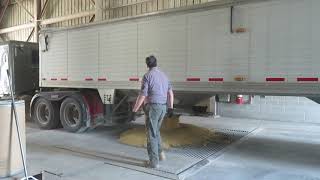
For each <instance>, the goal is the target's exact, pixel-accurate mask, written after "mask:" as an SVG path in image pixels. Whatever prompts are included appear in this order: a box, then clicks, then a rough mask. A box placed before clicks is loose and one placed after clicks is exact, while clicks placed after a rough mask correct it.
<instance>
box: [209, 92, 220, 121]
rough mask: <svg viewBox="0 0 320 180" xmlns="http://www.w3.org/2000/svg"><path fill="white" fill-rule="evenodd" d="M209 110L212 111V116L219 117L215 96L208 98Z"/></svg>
mask: <svg viewBox="0 0 320 180" xmlns="http://www.w3.org/2000/svg"><path fill="white" fill-rule="evenodd" d="M210 112H212V113H213V118H219V117H220V116H219V115H218V103H217V101H216V96H212V97H211V98H210Z"/></svg>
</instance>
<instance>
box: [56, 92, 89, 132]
mask: <svg viewBox="0 0 320 180" xmlns="http://www.w3.org/2000/svg"><path fill="white" fill-rule="evenodd" d="M86 114H87V113H86V110H85V108H84V107H83V106H82V105H81V103H80V102H79V100H77V99H76V98H74V97H68V98H66V99H65V100H64V101H63V102H62V104H61V108H60V119H61V124H62V126H63V128H64V129H65V130H67V131H69V132H83V131H84V130H83V129H85V120H86V118H87V116H86Z"/></svg>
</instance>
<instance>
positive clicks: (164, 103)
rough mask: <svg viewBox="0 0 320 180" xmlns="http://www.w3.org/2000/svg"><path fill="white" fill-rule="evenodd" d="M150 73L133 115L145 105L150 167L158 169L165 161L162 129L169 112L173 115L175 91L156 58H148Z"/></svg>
mask: <svg viewBox="0 0 320 180" xmlns="http://www.w3.org/2000/svg"><path fill="white" fill-rule="evenodd" d="M146 64H147V66H148V68H149V71H148V72H147V73H146V74H145V75H144V76H143V80H142V85H141V91H140V95H139V97H138V98H137V101H136V103H135V106H134V108H133V113H136V112H137V111H138V110H139V108H140V106H141V105H142V104H143V103H144V105H145V106H144V111H145V117H146V122H145V123H146V134H147V150H148V155H149V160H150V161H148V163H147V166H148V167H151V168H158V167H159V160H165V154H164V152H163V151H162V148H161V136H160V127H161V123H162V120H163V118H164V116H165V114H166V112H167V108H168V116H169V117H171V116H172V114H173V99H174V97H173V91H172V88H171V86H170V84H169V80H168V78H167V76H166V75H165V74H164V73H163V72H162V71H160V69H159V68H158V67H157V59H156V58H155V57H154V56H149V57H147V58H146Z"/></svg>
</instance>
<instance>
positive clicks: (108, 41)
mask: <svg viewBox="0 0 320 180" xmlns="http://www.w3.org/2000/svg"><path fill="white" fill-rule="evenodd" d="M137 53H138V51H137V25H136V24H134V23H126V24H118V25H111V26H105V27H103V28H101V29H100V60H99V62H100V63H99V64H100V67H99V78H106V79H108V80H110V81H128V80H129V78H135V77H138V67H137Z"/></svg>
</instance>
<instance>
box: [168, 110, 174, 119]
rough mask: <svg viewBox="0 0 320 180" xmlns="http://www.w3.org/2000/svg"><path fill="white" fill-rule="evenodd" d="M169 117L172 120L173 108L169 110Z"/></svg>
mask: <svg viewBox="0 0 320 180" xmlns="http://www.w3.org/2000/svg"><path fill="white" fill-rule="evenodd" d="M167 116H168V117H169V118H171V117H172V116H173V108H168V110H167Z"/></svg>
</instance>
